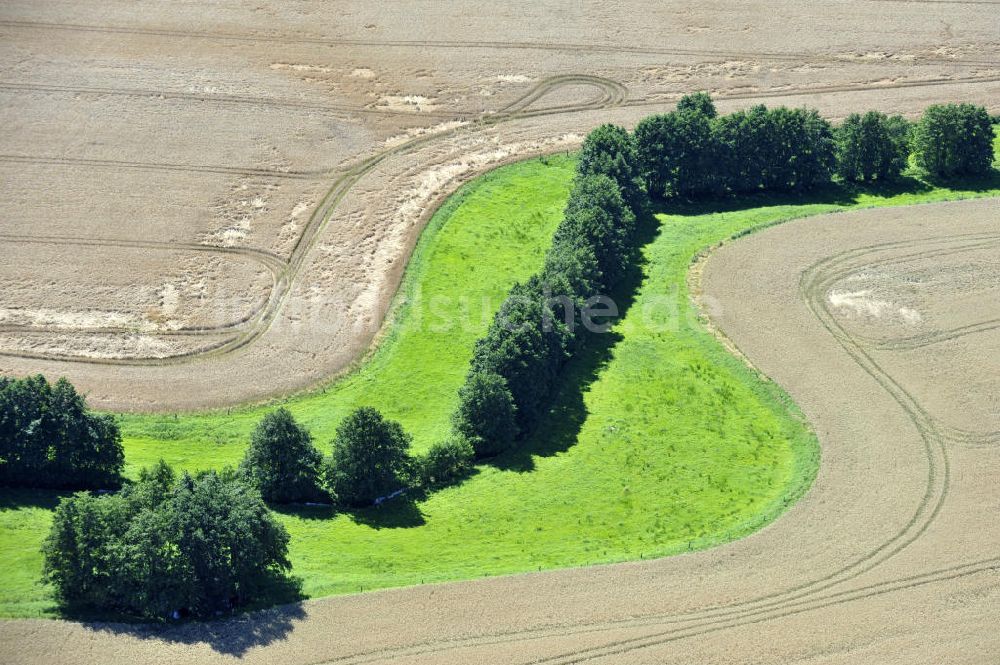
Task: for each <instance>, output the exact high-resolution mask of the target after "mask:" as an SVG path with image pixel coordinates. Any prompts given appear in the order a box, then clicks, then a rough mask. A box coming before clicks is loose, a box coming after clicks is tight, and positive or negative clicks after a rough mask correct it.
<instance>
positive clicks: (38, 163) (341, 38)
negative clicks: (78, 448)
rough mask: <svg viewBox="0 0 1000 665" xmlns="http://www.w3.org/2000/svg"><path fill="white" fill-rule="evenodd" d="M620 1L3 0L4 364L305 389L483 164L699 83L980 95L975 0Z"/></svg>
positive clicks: (862, 96)
mask: <svg viewBox="0 0 1000 665" xmlns="http://www.w3.org/2000/svg"><path fill="white" fill-rule="evenodd" d="M639 13H640V10H637V9H636V8H634V7H631V6H630V5H628V4H627V3H605V4H604V5H602V6H601V7H600V9H596V8H594V9H590V10H587V11H580V9H579V6H578V4H577V3H572V2H564V3H545V5H544V6H543V5H537V6H534V5H533V6H531V7H521V8H514V7H511V8H503V9H498V8H497V7H494V6H492V5H490V6H487V5H483V4H477V3H466V5H464V6H461V7H459V6H456V5H454V4H450V5H442V4H440V3H433V2H430V3H423V4H419V5H418V4H412V3H411V4H408V6H407V9H406V11H387V10H384V9H383V10H381V11H380V10H379V9H378V8H377V7H375V6H373V5H371V3H360V2H358V3H340V4H338V5H337V6H336V8H334V7H332V6H330V5H329V3H326V2H321V1H320V0H315V1H304V2H296V3H295V4H294V6H291V5H288V4H287V3H278V2H274V3H257V4H256V5H254V6H253V7H251V6H247V5H244V4H243V3H238V2H223V3H212V4H211V5H208V4H194V5H184V6H183V7H178V6H175V5H163V4H162V3H152V2H138V3H135V2H116V1H111V0H101V1H90V2H82V3H81V2H46V3H37V2H17V1H15V2H7V3H4V6H3V7H2V8H0V35H2V40H0V53H2V54H3V57H2V58H0V61H2V62H3V63H4V64H3V72H2V74H0V99H2V102H0V118H2V120H3V124H4V126H5V128H6V130H7V131H5V132H4V133H3V134H2V136H0V182H2V184H3V188H4V192H5V194H6V196H5V199H4V205H5V213H6V214H5V225H4V228H3V234H2V242H3V243H4V247H5V249H6V250H7V251H8V253H9V254H10V255H11V256H12V259H11V260H10V261H9V262H5V263H4V265H3V266H0V272H2V276H3V279H2V280H0V303H2V307H3V309H2V310H0V370H2V371H4V372H10V373H18V374H23V373H27V372H34V371H44V372H46V373H47V374H50V375H66V376H67V377H69V378H70V379H71V380H72V381H73V382H74V383H75V384H76V385H78V386H80V387H82V388H83V389H84V390H86V391H88V392H89V395H90V400H91V402H92V403H94V404H95V405H97V406H99V407H103V408H108V409H115V410H170V409H195V408H201V407H211V406H227V405H231V404H235V403H238V402H242V401H246V400H259V399H264V398H267V397H269V396H273V395H277V394H285V393H288V392H291V391H296V390H301V389H303V388H306V387H308V386H312V385H316V384H318V383H321V382H324V381H326V380H328V379H329V377H330V376H332V375H334V374H336V373H338V372H341V371H343V370H345V369H347V368H348V367H350V366H351V364H352V363H353V362H354V361H355V360H356V359H357V358H358V356H359V355H360V354H362V353H363V352H364V350H365V349H366V348H368V346H369V345H370V343H371V342H372V340H373V339H374V338H375V336H376V334H377V332H378V330H379V328H380V326H381V324H382V321H383V318H384V316H385V314H386V313H387V311H388V310H389V306H390V301H391V299H392V296H393V293H394V292H395V288H396V286H397V284H398V283H399V280H400V278H401V275H402V271H403V268H404V266H405V264H406V261H407V258H408V255H409V252H410V250H411V248H412V247H413V245H414V243H415V241H416V237H417V235H418V234H419V232H420V230H421V229H422V228H423V225H424V224H425V223H426V221H427V220H428V214H429V210H430V209H431V208H432V207H433V206H434V205H435V204H436V203H437V202H439V201H440V200H442V197H443V196H444V195H445V194H447V193H448V192H450V191H453V190H454V189H455V188H456V187H457V185H458V184H459V183H460V182H461V181H463V180H465V179H468V178H470V177H472V176H474V175H476V174H478V173H480V172H482V171H483V170H485V169H488V168H491V167H492V166H495V165H497V164H499V163H502V162H505V161H510V160H513V159H515V158H518V157H523V156H526V155H530V154H533V153H540V152H553V151H558V150H565V149H568V148H572V147H574V146H575V145H576V144H577V143H578V142H579V140H580V138H581V137H582V136H583V135H584V134H585V133H586V131H588V130H589V129H590V128H592V127H593V126H595V125H597V124H599V123H601V122H605V121H613V122H619V123H623V124H626V125H631V124H633V123H634V122H635V121H636V120H638V119H639V118H640V117H642V116H643V115H646V114H648V113H651V112H653V111H656V110H657V109H661V108H667V107H669V106H670V105H671V104H672V103H673V102H674V101H675V100H676V99H677V98H678V97H679V96H680V95H681V94H683V93H685V92H688V91H691V90H696V89H705V90H709V91H711V92H712V93H713V94H714V95H715V96H716V98H717V99H718V101H719V106H720V108H721V109H722V110H728V109H732V108H735V107H737V106H743V105H746V104H748V103H751V102H753V101H768V102H771V103H786V104H790V105H799V104H810V105H815V106H817V107H819V108H820V110H821V111H823V112H824V113H826V114H827V115H829V116H830V117H839V116H842V115H843V114H844V113H845V112H846V111H845V110H846V109H856V108H868V107H878V108H880V109H882V110H885V111H899V112H903V113H907V114H914V113H916V112H918V111H919V110H920V109H921V108H922V107H923V106H925V105H926V104H928V103H930V102H934V101H945V100H947V101H963V100H968V101H974V102H977V103H986V104H987V105H988V106H990V107H991V109H992V110H994V111H995V110H996V109H997V107H996V100H997V99H998V98H1000V62H998V59H997V48H998V43H1000V34H998V33H997V30H996V25H995V21H993V20H992V16H991V12H990V7H989V6H988V5H984V4H982V3H926V2H917V3H904V2H833V3H824V4H823V5H822V6H820V7H817V6H815V4H814V3H806V2H770V3H764V4H761V3H754V4H752V5H746V6H744V5H737V6H735V7H734V6H733V4H732V3H728V2H721V1H720V2H709V3H690V4H684V3H682V4H681V5H680V6H675V5H670V6H663V7H660V8H655V9H650V8H644V9H642V10H641V15H642V17H643V20H636V18H637V16H638V15H639ZM789 25H794V26H795V28H796V39H795V40H794V41H791V40H788V39H787V26H789ZM60 256H62V257H65V256H72V257H73V262H72V267H73V270H72V271H70V272H67V271H66V270H65V269H60V270H56V271H51V270H48V269H47V268H46V266H50V265H53V264H55V263H57V262H59V260H60V259H59V258H58V257H60ZM126 277H127V278H128V283H127V284H123V280H124V279H125V278H126ZM42 285H44V286H45V289H44V293H45V296H46V297H45V303H44V304H40V303H38V302H37V299H38V292H39V289H36V288H33V287H35V286H42Z"/></svg>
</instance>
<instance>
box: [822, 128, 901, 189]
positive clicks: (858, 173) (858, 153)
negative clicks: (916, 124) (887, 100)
mask: <svg viewBox="0 0 1000 665" xmlns="http://www.w3.org/2000/svg"><path fill="white" fill-rule="evenodd" d="M909 134H910V126H909V123H908V122H907V121H906V119H905V118H903V116H901V115H896V116H892V117H889V116H887V115H885V114H884V113H880V112H878V111H869V112H867V113H865V114H864V115H863V116H862V115H860V114H857V113H852V114H851V115H849V116H847V118H846V119H845V120H844V122H843V123H842V124H841V125H840V126H839V127H837V129H836V130H835V137H836V142H837V174H838V175H839V176H840V177H841V178H843V179H844V180H848V181H854V182H869V181H872V180H879V181H884V180H888V179H892V178H897V177H899V174H900V173H902V172H903V169H905V168H906V161H907V158H908V157H909Z"/></svg>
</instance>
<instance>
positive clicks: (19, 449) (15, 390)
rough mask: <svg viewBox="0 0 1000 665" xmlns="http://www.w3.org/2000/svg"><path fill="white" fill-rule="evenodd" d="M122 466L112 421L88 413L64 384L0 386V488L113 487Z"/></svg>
mask: <svg viewBox="0 0 1000 665" xmlns="http://www.w3.org/2000/svg"><path fill="white" fill-rule="evenodd" d="M124 465H125V451H124V449H123V448H122V445H121V434H120V432H119V429H118V425H117V423H116V422H115V421H114V419H113V418H112V417H111V416H108V415H98V414H94V413H91V412H90V410H89V409H88V408H87V406H86V404H85V402H84V399H83V396H81V395H80V394H78V393H77V392H76V390H75V389H74V388H73V386H72V385H71V384H70V383H69V381H67V380H66V379H59V380H58V381H57V382H56V383H54V384H50V383H49V382H48V381H47V380H46V379H45V377H43V376H41V375H38V376H31V377H27V378H24V379H4V380H3V381H2V382H0V485H13V486H24V487H53V488H74V489H96V488H109V487H117V486H118V485H120V484H121V480H122V478H121V471H122V468H123V467H124Z"/></svg>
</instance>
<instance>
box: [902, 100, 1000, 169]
mask: <svg viewBox="0 0 1000 665" xmlns="http://www.w3.org/2000/svg"><path fill="white" fill-rule="evenodd" d="M913 151H914V153H915V155H916V158H917V164H919V165H920V166H921V167H923V168H924V169H926V170H927V172H928V173H930V174H931V175H933V176H937V177H940V178H953V177H957V176H978V175H985V174H987V173H989V172H990V170H991V169H992V168H993V125H992V124H991V123H990V117H989V114H987V113H986V109H985V108H983V107H982V106H975V105H973V104H936V105H934V106H928V107H927V110H925V111H924V115H923V117H922V118H921V119H920V122H919V123H918V124H917V126H916V127H915V129H914V132H913Z"/></svg>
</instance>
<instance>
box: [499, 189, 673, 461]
mask: <svg viewBox="0 0 1000 665" xmlns="http://www.w3.org/2000/svg"><path fill="white" fill-rule="evenodd" d="M656 212H657V211H656V210H654V209H652V208H649V209H647V210H645V211H643V213H642V214H641V215H639V216H638V220H637V225H636V234H637V238H636V246H637V247H639V248H640V249H637V250H636V252H635V257H634V258H633V259H632V260H630V261H629V266H630V268H629V271H628V272H627V273H626V274H625V275H624V276H623V277H622V280H621V282H620V283H619V284H618V286H617V287H616V288H615V289H614V290H613V291H612V292H611V294H610V296H611V298H612V300H614V302H615V303H616V304H617V305H618V317H617V318H618V319H619V320H621V319H624V318H625V315H626V314H627V313H628V310H629V308H630V307H631V306H632V305H633V303H634V302H635V298H636V295H637V294H638V293H639V287H640V286H641V285H642V280H643V279H644V277H645V266H646V259H645V257H644V256H643V255H642V250H641V248H643V247H645V246H646V245H648V244H650V243H652V242H653V240H655V239H656V236H657V235H659V230H660V223H659V221H657V219H656V216H655V213H656ZM621 340H622V334H621V333H619V332H616V331H614V330H612V331H610V332H607V333H603V334H591V335H588V336H587V338H586V342H585V343H584V346H583V348H582V349H580V350H579V351H578V352H577V353H576V355H575V356H574V357H573V358H572V359H571V360H570V361H569V362H568V363H567V364H566V366H565V367H564V368H563V370H562V372H561V374H560V376H559V379H558V382H557V386H556V389H555V394H554V396H553V400H552V406H551V407H550V409H549V412H548V413H547V414H546V415H545V416H544V417H542V418H541V422H539V424H538V426H537V427H536V428H535V430H534V431H533V432H532V433H531V434H530V435H528V437H526V438H525V439H524V440H523V441H522V442H521V443H520V445H518V446H517V447H516V448H514V449H513V450H511V451H509V452H506V453H504V454H502V455H498V456H497V457H494V458H491V459H489V460H486V461H485V463H486V464H489V465H491V466H494V467H496V468H498V469H501V470H503V471H517V472H528V471H532V470H534V468H535V462H534V457H535V456H539V457H548V456H551V455H555V454H557V453H560V452H564V451H566V450H568V449H569V448H570V447H571V446H572V445H573V444H575V443H576V440H577V437H578V436H579V434H580V430H581V429H582V428H583V423H584V422H586V420H587V415H588V412H587V405H586V404H585V403H584V399H583V398H584V395H585V394H586V393H587V390H588V389H589V388H590V386H591V384H593V383H594V382H595V381H597V379H598V378H600V376H601V373H602V372H603V371H604V369H605V368H606V367H607V365H608V363H609V362H610V361H611V357H612V355H613V352H614V348H615V346H616V345H617V344H618V342H620V341H621Z"/></svg>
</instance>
